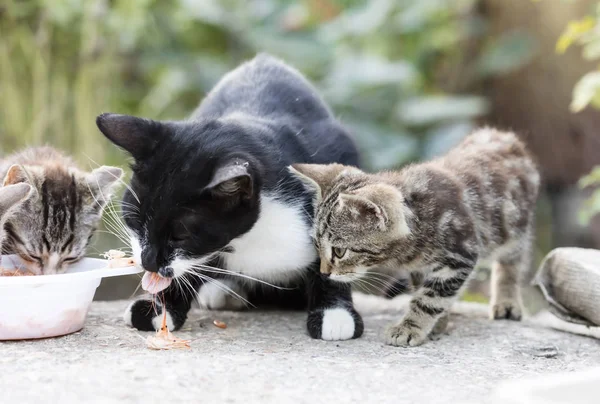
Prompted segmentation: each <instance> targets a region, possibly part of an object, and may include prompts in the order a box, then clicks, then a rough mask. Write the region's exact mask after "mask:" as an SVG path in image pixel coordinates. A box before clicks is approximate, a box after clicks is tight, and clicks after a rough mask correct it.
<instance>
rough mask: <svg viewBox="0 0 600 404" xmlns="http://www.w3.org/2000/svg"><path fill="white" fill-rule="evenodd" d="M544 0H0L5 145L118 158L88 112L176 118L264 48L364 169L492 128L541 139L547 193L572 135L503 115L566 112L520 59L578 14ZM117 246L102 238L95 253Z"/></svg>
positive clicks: (547, 205) (546, 243)
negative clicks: (358, 155)
mask: <svg viewBox="0 0 600 404" xmlns="http://www.w3.org/2000/svg"><path fill="white" fill-rule="evenodd" d="M557 1H558V0H557ZM581 2H582V1H579V3H581ZM549 3H556V1H554V2H553V1H544V2H531V1H525V2H523V1H522V0H369V1H368V0H298V1H292V0H252V1H248V0H177V1H167V0H54V1H49V0H4V1H3V2H2V3H1V4H0V139H1V142H0V151H1V152H2V153H9V152H11V151H14V150H16V149H18V148H21V147H25V146H28V145H32V144H41V143H49V144H52V145H55V146H57V147H60V148H62V149H65V150H67V151H69V152H70V153H72V154H73V155H74V156H75V157H76V158H77V159H78V160H79V161H80V162H81V165H82V167H84V168H88V167H92V166H95V165H97V164H104V163H108V164H117V165H124V159H125V156H124V155H123V154H122V153H120V152H119V151H118V150H116V149H115V148H114V147H112V146H111V145H109V143H108V142H107V141H105V140H104V138H103V137H102V136H101V135H100V133H99V132H98V130H97V128H96V125H95V117H96V115H98V114H99V113H101V112H105V111H112V112H119V113H128V114H135V115H140V116H146V117H151V118H154V119H181V118H184V117H186V116H187V115H188V114H189V113H190V112H191V111H192V110H193V109H194V107H195V106H196V105H197V104H198V102H199V101H200V100H201V99H202V97H203V96H204V95H205V94H206V93H207V92H208V91H210V89H211V87H212V86H213V85H214V84H215V83H216V82H217V81H218V80H219V78H220V77H221V76H222V75H223V74H224V73H226V72H227V71H229V70H231V69H232V68H234V67H235V66H237V65H238V64H239V63H240V62H242V61H244V60H246V59H248V58H250V57H252V56H253V55H254V54H255V53H256V52H261V51H262V52H269V53H272V54H274V55H276V56H279V57H281V58H283V59H284V60H286V61H287V62H288V63H290V64H292V65H294V66H295V67H297V68H298V69H299V70H300V71H302V72H303V73H304V74H306V75H307V76H308V77H309V78H310V79H311V80H312V81H313V82H314V83H315V84H316V85H317V87H318V88H319V90H320V91H321V92H322V94H323V95H324V97H325V99H326V100H327V101H328V102H329V103H330V104H331V106H332V107H333V109H334V110H335V112H336V114H337V115H338V116H339V117H340V119H341V120H342V121H343V122H345V123H346V124H347V125H348V127H349V128H351V130H352V131H353V133H354V135H355V137H356V139H357V142H358V144H359V146H360V147H361V149H362V150H363V152H364V156H365V164H366V166H367V167H368V169H371V170H375V169H383V168H391V167H398V166H401V165H403V164H406V163H408V162H411V161H415V160H419V159H422V158H429V157H432V156H435V155H438V154H441V153H443V152H444V151H446V150H447V149H448V148H449V147H451V146H453V145H454V144H455V143H457V142H458V141H459V140H460V139H461V138H462V137H463V136H464V135H465V134H467V133H468V132H469V131H470V130H471V129H472V128H473V127H474V126H475V125H478V124H481V123H482V122H490V123H492V124H497V125H499V126H502V127H505V128H507V127H508V128H514V129H517V130H519V132H520V133H523V134H525V135H527V134H529V133H533V134H536V135H537V134H539V135H537V137H536V136H529V137H527V136H525V138H526V140H527V141H528V143H530V144H531V145H532V149H533V150H534V153H536V154H538V155H540V156H541V157H542V158H541V161H542V169H543V171H544V172H545V173H547V174H548V176H547V177H548V178H549V179H550V180H549V181H548V183H549V184H551V185H552V186H553V188H552V190H555V189H560V190H563V189H564V188H565V187H566V186H567V185H569V184H572V183H573V181H571V180H570V179H569V180H565V181H562V182H561V181H558V182H557V181H554V180H553V177H552V173H553V172H554V171H552V169H554V166H555V165H557V164H556V160H557V159H556V158H554V159H552V158H550V159H544V158H543V156H544V155H543V151H544V150H545V149H544V148H548V146H547V145H548V144H551V143H552V142H550V141H549V140H548V139H555V138H560V136H563V135H561V134H564V136H563V137H565V136H568V133H567V132H568V131H567V130H563V129H562V128H561V127H560V125H557V124H556V123H551V122H547V121H549V120H548V119H546V118H544V122H546V123H548V125H549V126H548V127H549V128H551V129H552V128H556V129H555V131H556V132H557V133H558V134H557V135H552V134H550V133H548V129H547V128H542V129H539V128H537V127H534V126H535V125H534V124H532V123H530V121H529V120H528V118H527V119H526V118H524V117H523V116H520V115H516V116H515V115H514V111H519V112H520V111H525V110H526V111H527V113H528V117H529V116H531V117H535V116H536V115H535V110H536V108H537V109H538V110H540V116H544V117H546V116H557V117H558V116H559V114H558V113H556V112H554V110H556V111H562V110H563V109H564V110H565V111H567V112H568V109H567V108H566V106H563V105H562V104H561V103H554V104H552V103H551V102H549V101H548V100H549V97H548V92H552V91H554V92H556V93H560V94H562V93H563V92H564V90H563V87H564V88H572V85H570V87H567V85H565V86H559V85H558V84H557V83H558V82H559V81H560V80H557V75H554V77H553V78H552V79H549V80H547V82H541V80H542V79H541V78H540V77H543V75H542V76H540V75H539V74H536V73H535V71H532V70H531V69H535V68H536V66H539V65H540V63H543V64H544V69H546V70H548V69H549V67H548V66H550V64H549V63H548V60H549V58H551V57H553V56H556V55H555V54H554V43H555V42H556V39H557V37H558V31H556V34H554V33H553V31H552V29H553V28H552V27H558V26H560V30H562V29H563V27H564V25H565V24H566V23H567V21H568V19H569V18H573V17H570V16H573V15H574V16H576V17H577V18H582V17H583V16H584V15H585V12H587V11H589V8H585V7H584V8H581V7H579V8H578V7H575V6H571V5H564V4H563V3H564V2H561V1H558V3H561V4H562V5H561V6H560V7H559V6H556V5H553V4H549ZM583 3H586V4H588V5H589V4H591V3H592V2H590V1H587V2H586V1H583ZM561 7H562V8H561ZM565 7H566V8H565ZM586 7H587V6H586ZM565 10H568V12H566V11H565ZM584 11H585V12H584ZM586 21H587V20H586ZM580 24H583V25H584V26H586V25H585V24H588V23H587V22H585V21H583V22H580ZM540 27H543V28H540ZM577 27H579V26H577ZM577 27H575V28H574V29H575V30H577ZM579 30H580V31H581V28H579ZM573 40H583V37H581V38H579V37H577V39H573ZM550 41H551V43H552V48H551V50H550V51H548V49H547V48H548V47H547V46H546V43H549V42H550ZM588 46H589V47H590V48H594V46H593V45H592V44H591V43H590V44H589V45H588ZM596 48H599V47H598V46H597V45H596ZM596 48H594V49H596ZM593 52H597V50H594V51H593ZM550 53H551V54H552V55H553V56H548V55H550ZM536 63H537V65H536ZM562 63H566V62H565V60H564V59H563V61H562ZM557 66H562V64H560V63H558V62H557ZM557 74H558V73H557ZM597 74H598V73H597ZM559 76H560V77H571V76H570V75H568V74H563V73H560V74H559ZM592 81H593V80H592ZM530 82H531V83H533V84H529V83H530ZM598 82H600V80H598ZM528 85H532V86H533V85H535V86H536V87H535V89H528V88H527V86H528ZM590 85H596V84H590ZM553 87H555V88H554V89H553ZM537 89H541V91H538V90H537ZM514 91H519V92H520V93H519V94H516V93H514ZM505 94H510V97H512V98H511V99H510V100H508V101H507V100H505V99H503V98H502V97H503V96H505ZM527 94H534V95H535V96H536V97H537V98H535V99H533V100H532V99H531V98H528V97H527ZM591 99H594V97H592V98H591ZM544 104H545V105H544ZM549 105H550V106H549ZM552 108H554V110H553V109H552ZM532 119H533V118H532ZM539 121H541V120H540V119H536V120H535V122H539ZM531 122H533V121H531ZM544 136H545V138H544ZM553 136H554V137H553ZM540 139H541V140H540ZM536 145H538V147H537V148H536ZM539 145H542V146H541V148H540V146H539ZM563 149H564V148H563ZM539 150H542V152H539ZM547 161H549V163H548V162H547ZM598 163H600V161H598ZM565 171H566V170H564V169H563V168H562V167H558V168H557V169H556V172H560V173H564V172H565ZM571 171H573V170H571ZM575 171H576V170H575ZM588 171H589V170H588ZM569 172H570V171H569ZM577 175H578V176H579V175H580V174H577ZM577 178H578V177H577ZM557 184H558V185H557ZM565 184H566V185H565ZM560 195H562V194H560ZM555 199H556V198H554V199H552V198H549V199H548V200H547V201H545V202H544V200H543V199H542V202H541V208H540V212H541V213H540V217H541V220H540V221H539V223H540V225H539V226H540V232H539V233H540V235H541V237H539V245H540V247H539V248H538V254H537V255H538V258H539V257H540V256H541V255H543V254H544V253H545V252H547V251H548V249H549V248H550V246H551V245H553V244H560V242H557V241H556V240H550V239H549V238H550V236H549V234H552V233H553V231H552V228H551V227H550V224H551V223H552V222H553V221H554V222H556V221H557V220H558V219H557V218H556V217H555V214H554V213H553V212H558V211H562V209H557V208H556V206H557V203H558V202H556V200H555ZM599 199H600V198H599ZM560 201H562V199H560ZM118 243H119V242H118V241H117V240H115V239H114V238H109V237H104V236H102V237H99V240H98V241H97V243H96V249H97V250H98V251H104V250H106V249H107V248H108V247H109V246H114V245H117V244H118ZM482 274H483V275H482V279H485V278H486V277H487V272H485V271H483V272H482ZM482 284H483V283H482ZM110 287H111V288H115V287H116V285H115V284H111V286H110ZM475 289H477V288H475ZM484 289H485V288H484ZM484 289H482V290H480V291H479V292H481V293H483V294H485V293H486V291H485V290H484ZM479 292H478V293H479ZM115 293H116V294H119V293H120V292H115ZM99 295H100V296H102V293H99ZM476 298H479V297H476Z"/></svg>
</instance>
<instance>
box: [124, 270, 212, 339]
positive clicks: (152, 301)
mask: <svg viewBox="0 0 600 404" xmlns="http://www.w3.org/2000/svg"><path fill="white" fill-rule="evenodd" d="M184 276H185V281H184V280H182V279H177V280H175V281H173V282H172V283H171V285H170V286H169V287H168V288H167V289H166V290H165V291H164V292H161V293H160V294H159V295H155V296H145V297H143V298H141V299H139V300H136V301H134V302H132V303H131V304H130V305H129V307H127V309H126V310H125V313H124V314H123V320H125V323H126V324H127V325H129V326H132V327H135V328H137V329H138V330H140V331H155V330H158V329H160V325H161V323H162V313H163V302H164V306H166V309H167V326H168V327H169V330H171V331H173V330H177V329H179V328H181V326H182V325H183V324H184V323H185V320H186V319H187V313H188V312H189V311H190V307H191V304H192V301H193V300H194V299H195V298H196V291H197V290H198V288H199V287H200V280H199V279H198V277H190V276H188V275H184Z"/></svg>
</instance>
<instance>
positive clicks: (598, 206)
mask: <svg viewBox="0 0 600 404" xmlns="http://www.w3.org/2000/svg"><path fill="white" fill-rule="evenodd" d="M573 44H576V45H579V46H580V47H581V50H582V55H583V58H584V59H586V60H598V59H600V3H599V4H597V6H596V7H595V9H594V14H593V15H587V16H585V17H583V18H582V19H580V20H577V21H571V22H569V24H568V25H567V27H566V29H565V31H564V32H563V34H562V35H561V37H560V38H559V39H558V42H557V43H556V50H557V52H558V53H564V52H566V50H567V49H568V48H569V47H570V46H571V45H573ZM589 105H591V106H593V107H595V108H600V69H598V70H594V71H591V72H589V73H587V74H585V75H584V76H583V77H581V79H579V81H578V82H577V84H575V88H574V89H573V100H572V102H571V106H570V109H571V111H572V112H574V113H576V112H580V111H582V110H584V109H585V108H586V107H587V106H589ZM597 185H600V166H598V167H595V168H594V169H593V170H592V172H591V173H589V174H588V175H586V176H584V177H583V178H581V179H580V181H579V186H580V187H581V188H587V187H595V186H597ZM599 212H600V189H596V190H594V191H593V193H592V195H591V197H590V198H588V199H587V200H586V201H585V202H584V203H583V206H582V209H581V211H580V212H579V221H580V222H581V223H582V224H586V223H589V221H590V220H591V219H592V217H594V216H595V215H596V214H598V213H599Z"/></svg>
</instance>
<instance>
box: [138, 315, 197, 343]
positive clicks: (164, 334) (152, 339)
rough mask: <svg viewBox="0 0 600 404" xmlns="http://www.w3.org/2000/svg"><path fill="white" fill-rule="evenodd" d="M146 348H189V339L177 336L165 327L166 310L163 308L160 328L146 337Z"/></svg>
mask: <svg viewBox="0 0 600 404" xmlns="http://www.w3.org/2000/svg"><path fill="white" fill-rule="evenodd" d="M146 345H147V347H148V349H156V350H169V349H190V341H189V340H186V339H181V338H177V337H176V336H174V335H173V334H172V333H171V332H170V331H169V327H167V311H166V310H163V319H162V324H161V326H160V330H159V331H157V332H156V334H155V335H151V336H149V337H148V338H146Z"/></svg>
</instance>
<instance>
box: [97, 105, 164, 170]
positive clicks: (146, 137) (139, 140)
mask: <svg viewBox="0 0 600 404" xmlns="http://www.w3.org/2000/svg"><path fill="white" fill-rule="evenodd" d="M96 125H97V126H98V129H100V131H101V132H102V133H103V134H104V136H106V137H107V138H108V140H110V141H111V142H113V143H114V144H116V145H117V146H119V147H121V148H122V149H124V150H125V151H127V152H129V154H131V155H132V156H133V157H134V158H135V159H140V158H144V157H145V156H147V155H148V154H150V153H152V151H153V150H154V147H155V146H156V143H157V141H158V135H159V126H160V123H158V122H156V121H152V120H150V119H144V118H138V117H135V116H130V115H119V114H110V113H104V114H102V115H98V117H97V118H96Z"/></svg>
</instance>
